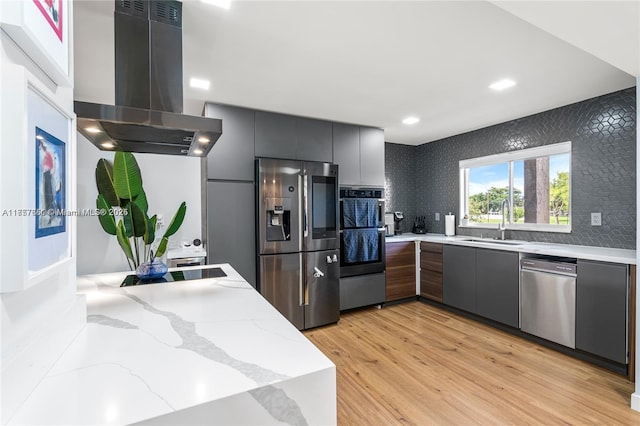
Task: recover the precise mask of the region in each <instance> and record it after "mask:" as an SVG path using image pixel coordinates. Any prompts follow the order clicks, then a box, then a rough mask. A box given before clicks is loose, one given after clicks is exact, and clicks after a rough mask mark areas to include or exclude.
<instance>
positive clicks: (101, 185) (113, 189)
mask: <svg viewBox="0 0 640 426" xmlns="http://www.w3.org/2000/svg"><path fill="white" fill-rule="evenodd" d="M96 185H97V187H98V197H97V198H96V207H97V209H98V212H99V214H98V219H99V220H100V225H101V226H102V229H104V231H105V232H106V233H107V234H109V235H115V237H116V239H117V240H118V244H119V245H120V247H121V248H122V251H123V252H124V254H125V256H126V258H127V262H128V264H129V268H131V270H132V271H136V275H138V277H139V278H140V279H153V278H157V277H158V276H162V275H164V274H165V273H166V272H167V267H166V265H164V264H163V263H162V262H160V261H159V260H158V258H160V257H161V256H162V255H163V254H164V253H165V251H166V250H167V244H168V243H169V237H171V236H172V235H173V234H175V233H176V232H177V231H178V229H179V228H180V226H181V225H182V222H183V221H184V216H185V213H186V211H187V205H186V203H185V202H184V201H183V202H182V203H181V204H180V207H178V210H177V211H176V213H175V214H174V216H173V218H172V219H171V222H170V223H169V226H168V227H167V229H166V230H165V232H164V234H163V235H162V238H161V239H160V242H159V243H158V245H157V247H156V248H155V252H154V250H153V244H154V241H155V240H156V221H157V215H155V214H154V215H153V216H151V217H149V214H148V209H149V206H148V204H147V196H146V194H145V191H144V188H143V187H142V174H141V173H140V167H139V166H138V162H137V161H136V159H135V157H134V156H133V154H132V153H130V152H119V151H118V152H116V153H115V156H114V159H113V164H112V163H111V162H109V160H107V159H104V158H101V159H100V160H98V164H97V165H96ZM116 213H117V215H116ZM116 217H118V218H119V220H118V221H116Z"/></svg>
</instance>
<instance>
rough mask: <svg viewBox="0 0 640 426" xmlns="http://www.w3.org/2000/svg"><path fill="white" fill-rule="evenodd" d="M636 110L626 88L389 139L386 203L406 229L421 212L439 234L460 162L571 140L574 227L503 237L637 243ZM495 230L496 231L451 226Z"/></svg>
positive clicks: (453, 207) (454, 205)
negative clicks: (423, 137) (598, 216)
mask: <svg viewBox="0 0 640 426" xmlns="http://www.w3.org/2000/svg"><path fill="white" fill-rule="evenodd" d="M636 113H637V112H636V89H635V88H630V89H626V90H621V91H618V92H614V93H611V94H608V95H604V96H600V97H598V98H594V99H589V100H586V101H583V102H578V103H575V104H571V105H567V106H564V107H561V108H556V109H553V110H549V111H545V112H542V113H539V114H535V115H531V116H528V117H524V118H520V119H517V120H513V121H509V122H506V123H502V124H498V125H495V126H491V127H486V128H484V129H479V130H475V131H472V132H468V133H464V134H461V135H456V136H452V137H449V138H446V139H442V140H439V141H435V142H431V143H426V144H423V145H420V146H409V145H398V144H392V143H387V144H386V146H385V150H386V154H385V168H386V170H385V186H386V190H387V199H386V203H387V206H386V209H387V211H398V210H400V211H403V212H404V214H405V221H404V223H403V227H402V228H403V230H404V231H405V232H409V231H410V230H411V225H412V224H413V219H414V218H415V217H416V216H417V215H423V216H426V218H427V229H428V232H435V233H444V215H445V214H446V213H448V212H450V211H451V212H454V214H456V215H457V214H458V204H459V199H458V179H459V176H458V161H460V160H464V159H468V158H475V157H481V156H485V155H491V154H497V153H500V152H505V151H513V150H518V149H524V148H531V147H535V146H541V145H548V144H553V143H557V142H564V141H571V142H572V188H571V189H572V203H573V207H572V210H573V211H572V222H573V225H572V232H571V233H570V234H560V233H552V232H527V231H508V234H507V235H508V237H509V238H514V239H522V240H528V241H546V242H554V243H563V244H580V245H589V246H602V247H619V248H627V249H634V248H635V240H636V236H635V235H636V131H637V126H636V117H637V115H636ZM435 212H439V213H440V216H441V217H440V219H441V220H440V221H435ZM591 212H601V213H602V226H591ZM492 232H493V233H495V234H496V235H497V231H491V230H486V229H484V230H470V229H465V228H458V229H456V233H459V234H465V235H476V236H477V235H480V233H482V234H483V235H485V236H494V235H493V234H492Z"/></svg>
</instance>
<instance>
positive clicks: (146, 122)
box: [74, 0, 222, 157]
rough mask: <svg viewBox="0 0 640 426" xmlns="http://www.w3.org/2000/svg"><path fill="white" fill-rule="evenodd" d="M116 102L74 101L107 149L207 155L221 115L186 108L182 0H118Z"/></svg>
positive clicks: (85, 126)
mask: <svg viewBox="0 0 640 426" xmlns="http://www.w3.org/2000/svg"><path fill="white" fill-rule="evenodd" d="M114 30H115V89H116V90H115V92H116V97H115V103H116V104H115V105H101V104H95V103H90V102H80V101H75V102H74V110H75V113H76V115H77V122H78V131H79V132H80V133H81V134H82V135H83V136H84V137H86V138H87V139H89V141H91V142H92V143H93V144H94V145H95V146H97V147H98V148H99V149H101V150H105V151H116V150H120V151H127V152H141V153H153V154H170V155H190V156H197V157H204V156H206V155H207V154H208V153H209V151H210V150H211V147H212V146H213V144H214V143H215V142H216V141H217V140H218V138H219V137H220V135H221V134H222V120H218V119H214V118H206V117H198V116H191V115H184V114H182V108H183V106H182V102H183V101H182V96H183V95H182V3H181V2H179V1H149V0H115V12H114Z"/></svg>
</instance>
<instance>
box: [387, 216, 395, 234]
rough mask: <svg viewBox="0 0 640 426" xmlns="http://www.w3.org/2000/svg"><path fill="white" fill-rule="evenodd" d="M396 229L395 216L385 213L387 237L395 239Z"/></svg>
mask: <svg viewBox="0 0 640 426" xmlns="http://www.w3.org/2000/svg"><path fill="white" fill-rule="evenodd" d="M395 229H396V223H395V221H394V214H393V213H385V214H384V230H385V237H393V235H394V231H395Z"/></svg>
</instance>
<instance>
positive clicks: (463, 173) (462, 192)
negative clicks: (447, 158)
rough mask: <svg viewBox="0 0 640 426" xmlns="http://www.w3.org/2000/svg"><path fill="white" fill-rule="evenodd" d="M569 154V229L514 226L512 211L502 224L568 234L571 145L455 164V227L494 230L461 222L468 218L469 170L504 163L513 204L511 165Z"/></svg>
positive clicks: (522, 224)
mask: <svg viewBox="0 0 640 426" xmlns="http://www.w3.org/2000/svg"><path fill="white" fill-rule="evenodd" d="M558 154H569V214H568V216H569V224H568V225H551V224H541V223H513V209H512V208H511V209H509V216H508V220H507V222H506V223H505V228H506V229H510V230H518V231H539V232H558V233H570V232H571V227H572V224H573V221H572V212H573V201H572V192H573V191H572V186H573V185H572V184H571V180H572V155H571V141H566V142H560V143H555V144H552V145H543V146H539V147H534V148H527V149H521V150H517V151H509V152H504V153H500V154H493V155H487V156H484V157H476V158H469V159H466V160H460V161H459V163H458V169H459V181H460V187H459V190H458V194H459V196H460V204H459V205H460V211H459V213H460V216H459V217H460V219H459V220H458V226H459V227H461V228H479V229H496V226H495V225H493V224H488V223H486V224H485V223H478V222H467V223H464V224H463V222H462V220H463V219H462V218H463V217H464V216H465V215H468V214H469V206H468V202H469V196H468V192H469V169H470V168H473V167H482V166H491V165H496V164H500V163H507V165H508V179H509V200H510V202H511V201H512V200H513V162H514V161H520V160H530V159H534V158H539V157H548V156H551V155H558Z"/></svg>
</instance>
